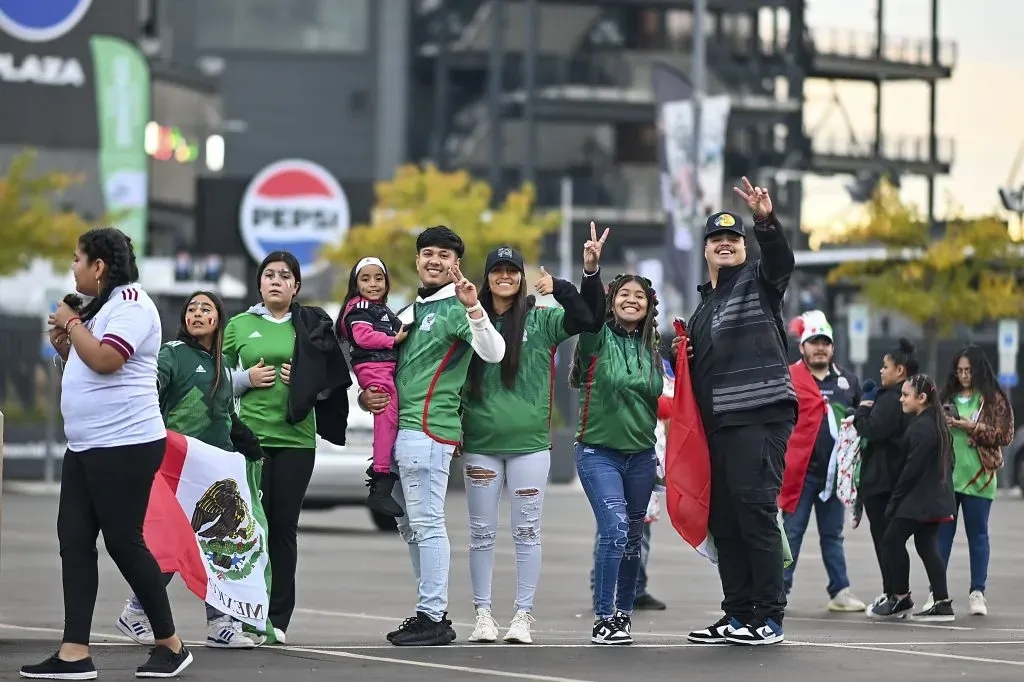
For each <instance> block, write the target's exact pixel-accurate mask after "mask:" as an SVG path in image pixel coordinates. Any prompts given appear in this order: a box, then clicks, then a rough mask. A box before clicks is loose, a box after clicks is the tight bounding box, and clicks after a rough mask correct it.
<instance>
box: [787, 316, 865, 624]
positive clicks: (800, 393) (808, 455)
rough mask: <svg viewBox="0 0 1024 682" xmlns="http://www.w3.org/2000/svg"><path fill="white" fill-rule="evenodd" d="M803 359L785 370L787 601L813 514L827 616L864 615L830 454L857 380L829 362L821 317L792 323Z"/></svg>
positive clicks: (828, 338)
mask: <svg viewBox="0 0 1024 682" xmlns="http://www.w3.org/2000/svg"><path fill="white" fill-rule="evenodd" d="M790 329H791V330H792V331H793V332H795V333H796V335H797V336H798V337H799V339H800V354H801V355H802V359H801V360H799V361H797V362H795V363H793V364H792V365H790V367H789V371H790V375H791V376H792V377H793V387H794V388H795V389H796V395H797V400H798V402H799V415H798V417H797V423H796V428H794V429H793V435H792V436H790V438H789V446H788V448H787V450H786V471H785V473H784V475H783V477H782V492H781V494H780V495H779V507H780V508H781V509H782V512H783V521H784V524H785V529H786V538H787V539H788V541H789V548H790V551H791V552H792V555H793V563H792V564H791V565H790V566H789V568H787V569H786V573H785V581H786V582H785V585H786V594H787V595H788V594H789V593H790V591H791V590H792V589H793V573H794V572H795V571H796V564H797V561H798V560H799V556H800V546H801V545H802V544H803V540H804V534H805V533H806V532H807V524H808V523H810V520H811V512H812V511H813V512H814V514H815V518H816V520H817V524H816V525H817V526H818V539H819V543H820V545H821V558H822V561H823V562H824V564H825V573H826V574H827V575H828V586H827V588H826V589H827V590H828V596H829V602H828V610H829V611H848V612H857V611H863V610H864V608H865V604H864V602H862V601H861V600H860V599H858V598H857V597H856V596H855V595H854V594H853V593H852V592H851V591H850V578H849V576H848V574H847V572H846V553H845V552H844V550H843V526H844V525H845V523H846V505H844V504H843V503H842V502H841V501H840V500H839V498H838V497H837V496H836V494H835V493H836V465H837V462H836V461H835V460H834V459H833V450H834V449H835V446H836V440H837V438H838V436H839V424H840V422H842V420H843V419H844V418H845V417H846V415H847V413H848V412H849V411H851V410H852V409H853V408H855V407H857V403H858V401H859V400H860V382H859V381H858V379H857V377H856V376H854V375H853V374H851V373H850V372H847V371H846V370H844V369H843V368H842V367H840V366H839V365H837V364H836V363H835V362H833V361H832V360H833V355H834V352H835V349H834V347H833V343H832V325H831V324H829V322H828V319H827V318H826V317H825V313H823V312H821V311H820V310H812V311H809V312H806V313H804V314H803V315H801V316H800V317H798V318H796V319H795V320H793V323H792V324H791V325H790Z"/></svg>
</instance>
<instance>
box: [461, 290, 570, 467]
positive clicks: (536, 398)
mask: <svg viewBox="0 0 1024 682" xmlns="http://www.w3.org/2000/svg"><path fill="white" fill-rule="evenodd" d="M564 320H565V310H564V309H563V308H533V309H531V310H530V311H529V312H528V313H527V314H526V323H525V328H524V330H523V345H522V347H521V349H520V351H519V371H518V372H517V374H516V382H515V385H514V387H513V388H507V387H506V386H505V384H504V382H503V381H502V380H501V365H500V364H486V365H484V371H483V378H482V380H481V382H480V394H479V395H476V396H474V395H473V394H472V393H471V392H470V390H469V387H468V386H467V387H466V390H465V391H464V392H463V401H462V431H463V435H462V439H463V440H462V449H463V451H465V452H471V453H475V454H481V455H499V454H500V455H522V454H528V453H531V452H539V451H541V450H547V449H549V448H550V447H551V388H552V381H553V379H554V359H555V348H557V347H558V344H560V343H562V342H563V341H565V340H566V339H568V338H569V334H568V333H567V332H566V331H565V325H564ZM502 321H503V318H500V317H499V318H498V319H497V321H496V322H495V327H496V328H498V329H499V330H500V329H501V325H502Z"/></svg>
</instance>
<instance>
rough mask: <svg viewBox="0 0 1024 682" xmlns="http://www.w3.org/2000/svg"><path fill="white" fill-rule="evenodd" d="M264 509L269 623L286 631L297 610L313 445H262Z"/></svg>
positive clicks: (311, 474) (311, 472) (313, 456)
mask: <svg viewBox="0 0 1024 682" xmlns="http://www.w3.org/2000/svg"><path fill="white" fill-rule="evenodd" d="M263 451H264V452H265V453H266V455H267V458H266V459H265V460H264V461H263V478H262V480H261V481H260V489H261V491H262V492H263V499H262V502H263V512H264V513H265V514H266V515H267V534H268V535H269V538H268V541H269V543H270V570H271V571H272V572H273V577H272V578H271V581H270V623H271V625H273V626H274V627H275V628H279V629H281V630H284V631H287V630H288V625H289V624H290V623H291V620H292V612H293V611H294V610H295V569H296V566H297V564H298V556H299V546H298V531H299V512H301V511H302V500H303V499H304V498H305V497H306V488H308V487H309V479H310V478H312V476H313V460H314V459H315V457H316V450H314V449H312V448H263Z"/></svg>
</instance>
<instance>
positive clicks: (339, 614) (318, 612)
mask: <svg viewBox="0 0 1024 682" xmlns="http://www.w3.org/2000/svg"><path fill="white" fill-rule="evenodd" d="M295 613H308V614H309V615H311V616H326V617H328V618H362V619H364V620H379V621H387V622H388V623H401V622H402V621H403V620H404V618H394V617H392V616H375V615H373V614H370V613H351V612H348V611H325V610H323V609H295ZM452 625H458V626H461V627H467V628H471V627H475V625H476V624H475V623H469V622H466V623H460V622H458V621H455V622H453V623H452ZM534 632H536V630H534Z"/></svg>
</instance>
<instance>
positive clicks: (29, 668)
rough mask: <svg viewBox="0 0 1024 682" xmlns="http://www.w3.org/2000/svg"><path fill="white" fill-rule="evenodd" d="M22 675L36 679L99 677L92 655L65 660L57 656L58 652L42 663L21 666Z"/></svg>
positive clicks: (92, 678)
mask: <svg viewBox="0 0 1024 682" xmlns="http://www.w3.org/2000/svg"><path fill="white" fill-rule="evenodd" d="M21 676H22V677H27V678H29V679H36V680H95V679H96V677H97V675H96V666H95V665H93V662H92V658H91V657H88V656H87V657H86V658H83V659H82V660H80V661H65V660H62V659H60V658H57V654H54V655H53V656H50V657H49V658H48V659H46V660H45V661H43V662H42V663H36V664H35V665H23V666H21Z"/></svg>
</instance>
